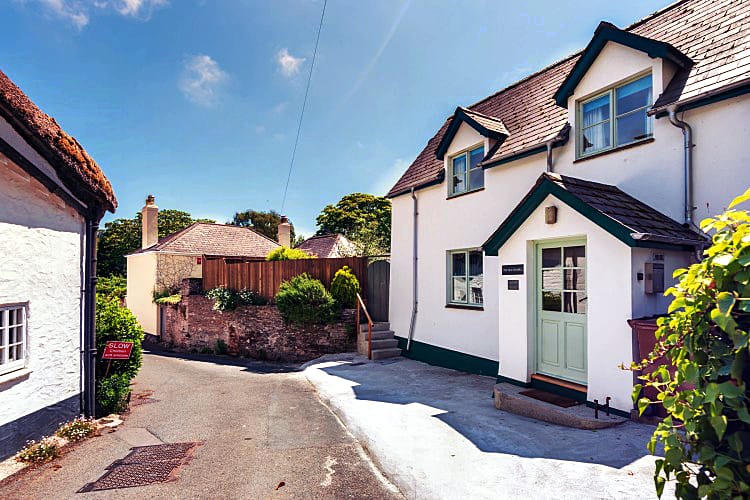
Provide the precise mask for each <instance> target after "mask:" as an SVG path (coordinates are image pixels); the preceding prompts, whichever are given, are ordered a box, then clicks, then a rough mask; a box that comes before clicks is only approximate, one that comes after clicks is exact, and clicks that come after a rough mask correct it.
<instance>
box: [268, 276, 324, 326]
mask: <svg viewBox="0 0 750 500" xmlns="http://www.w3.org/2000/svg"><path fill="white" fill-rule="evenodd" d="M276 307H278V308H279V312H280V313H281V315H282V316H283V317H284V320H285V321H287V322H291V323H301V324H314V323H328V322H331V321H333V320H334V319H335V318H336V316H337V315H338V311H337V308H336V302H335V301H334V300H333V297H331V294H330V293H328V291H327V290H326V289H325V287H324V286H323V283H321V282H320V281H319V280H316V279H313V278H311V277H310V276H309V275H308V274H307V273H304V274H300V275H299V276H295V277H293V278H292V279H290V280H289V281H284V282H282V283H281V286H280V287H279V293H277V294H276Z"/></svg>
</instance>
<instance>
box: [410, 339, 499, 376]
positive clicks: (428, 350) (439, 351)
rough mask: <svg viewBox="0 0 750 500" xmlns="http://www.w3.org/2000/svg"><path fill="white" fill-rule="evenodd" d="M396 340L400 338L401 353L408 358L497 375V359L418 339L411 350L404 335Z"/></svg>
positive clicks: (454, 368) (480, 373)
mask: <svg viewBox="0 0 750 500" xmlns="http://www.w3.org/2000/svg"><path fill="white" fill-rule="evenodd" d="M396 340H398V346H399V347H400V348H401V351H402V352H401V355H402V356H404V357H406V358H409V359H414V360H416V361H423V362H425V363H428V364H430V365H435V366H442V367H443V368H450V369H452V370H458V371H462V372H467V373H475V374H477V375H488V376H490V377H495V376H497V371H498V362H497V361H493V360H491V359H486V358H480V357H478V356H472V355H471V354H465V353H463V352H458V351H453V350H451V349H445V348H444V347H438V346H434V345H432V344H426V343H424V342H419V341H417V340H412V341H411V350H410V351H407V350H406V343H407V340H406V339H405V338H404V337H396Z"/></svg>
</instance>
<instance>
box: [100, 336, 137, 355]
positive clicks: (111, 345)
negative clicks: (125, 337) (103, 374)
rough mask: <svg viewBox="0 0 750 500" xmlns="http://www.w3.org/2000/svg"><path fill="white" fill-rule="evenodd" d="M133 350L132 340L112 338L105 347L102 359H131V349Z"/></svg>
mask: <svg viewBox="0 0 750 500" xmlns="http://www.w3.org/2000/svg"><path fill="white" fill-rule="evenodd" d="M132 350H133V343H132V342H121V341H119V340H110V341H108V342H107V347H105V348H104V353H103V354H102V359H129V358H130V351H132Z"/></svg>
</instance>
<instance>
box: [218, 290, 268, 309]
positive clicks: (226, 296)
mask: <svg viewBox="0 0 750 500" xmlns="http://www.w3.org/2000/svg"><path fill="white" fill-rule="evenodd" d="M206 297H208V298H209V299H211V300H213V301H214V311H234V310H235V309H237V306H263V305H266V304H267V303H268V301H267V300H266V299H265V297H262V296H261V295H260V294H259V293H258V292H256V291H254V290H249V289H247V288H245V289H244V290H241V291H239V292H235V291H234V290H230V289H228V288H224V287H223V286H220V287H217V288H213V289H211V290H209V291H208V292H206Z"/></svg>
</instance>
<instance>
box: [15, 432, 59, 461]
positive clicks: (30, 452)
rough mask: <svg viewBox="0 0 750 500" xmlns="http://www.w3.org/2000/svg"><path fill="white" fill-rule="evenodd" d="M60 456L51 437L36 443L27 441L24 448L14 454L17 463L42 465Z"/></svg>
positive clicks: (55, 442)
mask: <svg viewBox="0 0 750 500" xmlns="http://www.w3.org/2000/svg"><path fill="white" fill-rule="evenodd" d="M59 454H60V449H59V447H58V445H57V441H55V439H54V438H52V437H44V438H42V439H40V440H39V441H38V442H37V441H29V442H27V443H26V447H25V448H24V449H22V450H21V451H19V452H18V453H17V454H16V460H17V461H18V462H25V463H28V464H42V463H44V462H49V461H50V460H52V459H53V458H55V457H57V456H58V455H59Z"/></svg>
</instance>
